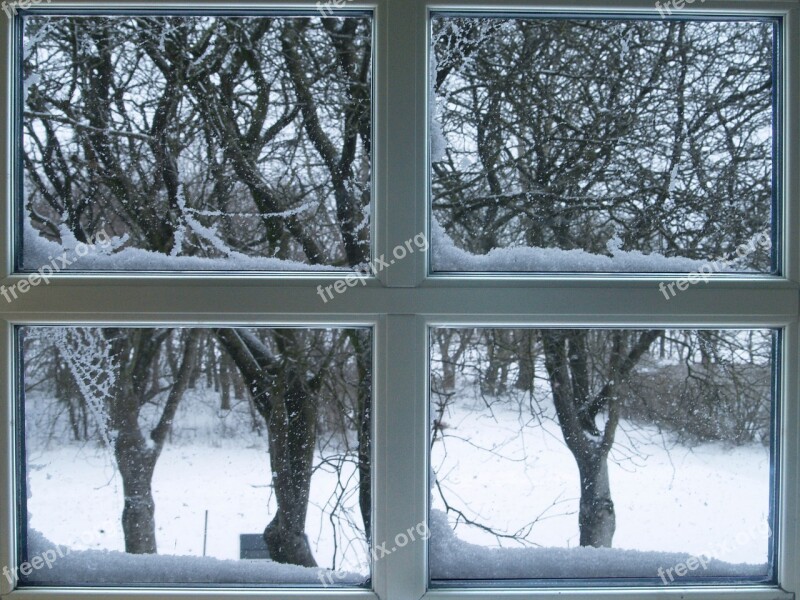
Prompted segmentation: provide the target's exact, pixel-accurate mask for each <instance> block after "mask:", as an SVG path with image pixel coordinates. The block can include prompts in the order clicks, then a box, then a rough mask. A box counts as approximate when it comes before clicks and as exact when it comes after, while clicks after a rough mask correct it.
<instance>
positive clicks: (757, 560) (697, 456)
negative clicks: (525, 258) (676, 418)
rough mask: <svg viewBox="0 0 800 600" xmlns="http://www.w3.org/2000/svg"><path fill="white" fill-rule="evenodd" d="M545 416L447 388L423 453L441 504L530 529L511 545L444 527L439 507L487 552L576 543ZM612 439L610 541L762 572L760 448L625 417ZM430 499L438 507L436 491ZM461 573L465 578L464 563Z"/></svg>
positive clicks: (571, 475) (566, 481)
mask: <svg viewBox="0 0 800 600" xmlns="http://www.w3.org/2000/svg"><path fill="white" fill-rule="evenodd" d="M489 401H490V402H492V401H493V399H491V398H489ZM551 419H552V415H548V410H545V411H544V412H543V413H542V414H541V419H534V418H533V417H531V412H530V410H529V409H528V408H527V407H526V406H524V405H523V406H522V408H520V405H519V404H517V403H513V402H504V403H501V402H492V404H491V410H490V409H489V408H487V406H486V404H484V402H483V401H482V400H481V399H480V398H476V399H470V398H467V397H466V395H465V394H459V395H458V400H457V401H456V402H455V403H454V404H453V406H452V407H451V408H450V409H449V410H448V411H447V412H446V413H445V414H444V415H443V417H442V421H443V422H444V423H445V426H446V428H445V430H444V439H443V440H442V439H439V440H438V441H436V442H434V445H433V454H432V466H433V469H434V473H435V476H436V477H437V478H438V480H439V483H440V485H441V487H442V490H443V492H444V494H445V497H446V499H447V503H448V504H449V505H450V506H451V507H453V508H456V509H458V510H462V511H464V513H466V515H467V518H469V519H470V520H474V521H477V522H479V523H481V524H483V525H488V526H490V527H491V528H493V529H494V530H496V531H498V532H500V533H514V532H516V531H520V530H527V529H528V527H530V531H529V533H528V534H527V536H526V543H525V544H521V543H518V542H515V541H513V540H509V539H502V538H496V537H495V536H493V535H491V534H490V533H487V532H486V531H483V530H481V529H479V528H477V527H474V526H469V525H466V524H463V523H462V524H457V525H456V523H457V515H456V514H455V513H454V512H451V513H450V515H449V517H450V518H449V522H450V524H451V525H456V526H455V534H456V536H457V537H458V538H459V539H461V540H463V541H465V542H469V543H472V544H477V545H480V546H485V547H487V548H491V547H506V548H520V547H523V546H531V547H549V548H574V547H576V546H578V545H579V544H578V540H579V532H578V515H577V511H578V498H579V487H578V470H577V467H576V465H575V461H574V459H573V458H572V455H571V454H570V452H569V450H568V449H567V448H566V446H565V444H564V442H563V439H562V436H561V432H560V429H559V427H558V425H557V423H556V422H555V420H551ZM520 423H527V424H528V426H525V427H521V426H520ZM616 439H617V441H616V443H615V446H614V449H613V450H612V460H611V461H610V464H609V477H610V479H611V490H612V497H613V499H614V504H615V508H616V525H617V527H616V534H615V536H614V547H615V548H620V549H626V550H638V551H657V552H674V553H686V554H688V555H694V556H700V555H705V556H711V557H713V558H716V559H719V560H722V561H726V562H730V563H748V564H750V565H757V566H758V569H756V572H760V573H761V574H765V572H766V567H765V566H764V565H765V563H766V562H767V560H768V543H769V537H770V535H769V534H770V531H769V528H768V519H769V478H770V455H769V449H768V448H766V447H764V446H762V445H752V446H746V447H738V448H731V447H725V446H723V445H721V444H703V445H699V446H696V447H694V448H687V447H684V446H679V445H675V444H674V443H673V442H671V440H670V436H669V435H668V434H667V433H664V434H662V433H660V432H659V431H658V430H657V429H656V428H655V427H652V426H647V427H641V426H635V425H633V424H631V423H629V422H625V421H623V422H622V423H621V425H620V431H619V432H618V434H617V438H616ZM432 507H433V508H434V509H439V510H443V509H444V503H443V501H442V498H441V495H440V494H439V492H438V491H437V490H436V489H435V490H434V493H433V500H432ZM531 523H533V525H532V526H530V524H531ZM448 552H452V549H449V550H448ZM468 562H469V561H465V565H466V564H467V563H468ZM478 564H480V561H479V563H478ZM663 566H664V567H665V568H666V567H669V566H671V565H670V564H665V565H663ZM748 571H749V570H748ZM701 574H702V573H701ZM449 576H450V577H452V576H453V574H452V573H450V574H449ZM461 576H463V577H471V573H469V568H468V567H466V566H465V568H464V572H463V574H462V575H461ZM639 576H649V577H654V576H655V573H654V572H650V573H641V574H640V575H639Z"/></svg>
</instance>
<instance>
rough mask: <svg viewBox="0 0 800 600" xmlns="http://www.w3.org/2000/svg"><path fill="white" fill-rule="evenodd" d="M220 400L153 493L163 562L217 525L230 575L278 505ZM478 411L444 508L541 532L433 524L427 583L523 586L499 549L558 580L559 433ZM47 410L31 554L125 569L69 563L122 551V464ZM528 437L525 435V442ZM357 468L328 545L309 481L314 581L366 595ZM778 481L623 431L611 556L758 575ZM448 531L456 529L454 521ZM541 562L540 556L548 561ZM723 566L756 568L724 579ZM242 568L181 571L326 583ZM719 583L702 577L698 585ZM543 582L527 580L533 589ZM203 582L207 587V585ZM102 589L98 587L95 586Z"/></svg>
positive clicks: (347, 477) (321, 505)
mask: <svg viewBox="0 0 800 600" xmlns="http://www.w3.org/2000/svg"><path fill="white" fill-rule="evenodd" d="M211 394H212V392H210V391H195V392H193V393H192V394H190V397H188V398H187V401H185V402H184V404H183V405H182V409H181V412H180V413H179V415H178V418H177V419H176V423H178V424H179V425H178V428H179V430H178V431H177V432H176V438H177V439H176V441H173V443H169V444H167V446H166V447H165V449H164V453H163V454H162V456H161V458H160V460H159V462H158V465H157V467H156V471H155V475H154V482H153V489H154V495H155V502H156V522H157V541H158V548H159V553H160V554H161V555H169V556H190V557H201V556H202V555H203V538H204V521H205V511H208V537H207V541H206V555H207V556H208V557H213V558H215V559H222V560H225V561H229V560H230V561H236V559H238V557H239V535H240V534H242V533H259V532H261V531H262V530H263V528H264V526H265V525H266V523H268V522H269V520H270V519H271V517H272V515H274V510H275V498H274V494H272V490H271V487H270V479H271V476H270V471H269V462H268V454H267V448H266V440H265V439H264V438H262V437H259V436H258V435H257V434H255V433H253V432H252V431H250V430H249V428H248V426H246V425H245V423H244V422H243V420H242V419H243V414H244V413H242V412H239V413H237V412H236V411H234V412H232V413H230V414H228V415H227V416H225V418H220V417H218V416H217V415H216V412H215V410H213V409H211V408H210V407H211V401H212V400H213V396H211ZM204 395H205V396H204ZM469 396H470V394H463V395H459V397H458V400H457V401H456V402H455V403H454V405H453V406H452V407H451V408H450V409H449V410H448V412H447V413H446V414H445V415H444V416H443V421H444V422H445V424H446V429H445V430H444V434H445V437H444V439H443V440H441V439H439V440H438V441H436V442H435V443H434V447H433V454H432V466H433V469H434V471H435V474H436V476H437V478H438V481H439V483H440V485H441V487H442V489H443V490H444V493H445V494H446V495H447V500H448V502H449V504H450V505H451V506H453V507H455V508H458V509H460V510H463V511H464V512H465V514H467V515H468V516H469V518H471V519H474V520H475V521H478V522H480V523H482V524H485V525H487V526H489V527H492V528H493V529H495V530H497V531H500V532H504V533H513V532H516V531H519V530H526V529H527V526H528V524H529V523H534V524H533V525H532V526H531V527H530V530H529V531H528V532H527V534H526V535H525V543H524V544H520V543H518V542H515V541H513V540H507V539H501V540H498V539H496V538H495V537H494V536H492V535H490V534H488V533H486V532H485V531H482V530H480V529H478V528H475V527H470V526H468V525H465V524H463V523H462V524H458V525H457V526H456V527H455V536H456V538H457V539H456V538H453V537H452V534H450V533H449V532H447V531H445V530H444V520H443V518H442V516H441V515H440V514H439V513H434V515H433V516H432V523H431V531H432V533H433V538H432V540H431V563H432V568H433V571H432V575H433V577H434V578H437V577H446V578H452V577H464V578H473V577H475V576H477V575H476V574H479V573H480V572H479V570H476V569H477V567H479V566H480V565H484V566H485V567H486V568H488V566H489V565H491V564H495V566H496V567H497V566H498V565H500V566H503V565H505V566H506V567H507V568H508V569H510V568H512V567H513V566H514V565H521V566H520V567H519V568H517V567H514V568H515V569H517V570H515V571H513V572H504V571H498V572H497V574H498V575H502V576H507V577H510V576H520V574H522V576H524V574H525V569H526V567H525V565H526V564H531V563H530V558H532V556H533V555H530V556H529V555H520V554H519V552H517V551H514V552H513V553H512V554H509V555H498V554H497V553H493V552H491V551H489V549H490V548H497V547H504V548H523V547H530V548H538V547H544V548H545V549H546V548H553V549H554V550H553V554H552V557H556V556H558V560H557V561H556V562H557V563H558V564H559V565H560V568H563V565H564V560H563V559H562V558H561V557H562V553H563V552H562V550H555V549H566V548H575V547H576V546H578V525H577V513H576V511H577V506H578V475H577V469H576V467H575V463H574V460H573V459H572V457H571V455H570V454H569V451H568V450H567V449H566V447H565V446H564V443H563V441H562V439H561V434H560V431H559V429H558V426H557V424H556V423H555V422H554V421H552V420H550V419H549V418H548V416H547V414H546V413H547V411H545V414H543V415H541V416H542V417H543V418H541V419H534V418H532V417H531V415H530V411H529V410H528V409H527V408H526V407H525V406H524V405H523V406H522V408H520V405H519V404H517V403H514V402H511V401H509V400H508V399H504V400H503V401H502V402H500V401H494V399H490V401H491V402H492V405H491V411H490V410H489V409H487V408H486V406H485V404H484V403H483V402H482V401H481V400H480V399H474V398H471V397H469ZM48 402H52V401H51V400H48V399H47V398H44V397H41V396H32V397H29V398H28V415H29V418H28V436H29V439H28V453H29V457H28V467H29V484H30V499H29V501H28V509H29V511H30V515H31V517H30V527H31V528H32V529H33V530H35V531H37V532H41V534H42V535H43V536H44V537H45V538H47V540H49V542H43V541H41V540H38V539H35V538H36V536H35V535H34V539H33V540H32V542H33V547H32V549H31V550H32V553H35V552H36V550H41V549H42V548H46V547H47V544H48V543H53V544H59V545H64V546H67V547H69V548H71V549H73V552H72V554H70V555H69V558H70V561H72V562H70V561H67V560H66V559H65V560H62V562H61V567H62V568H64V569H67V568H71V569H73V572H75V571H76V570H77V569H79V567H80V565H83V566H84V567H86V569H88V570H91V569H97V564H98V562H99V563H102V562H103V560H107V561H108V563H109V564H112V563H113V564H116V562H115V561H118V560H119V557H120V555H116V554H107V555H103V554H99V553H96V552H95V553H91V554H87V555H85V558H86V560H87V561H89V562H88V563H87V562H86V561H84V562H83V563H81V562H80V560H79V558H78V557H80V556H81V554H79V553H77V552H75V551H77V550H90V549H91V550H95V551H97V550H109V551H117V552H119V551H122V550H123V548H124V544H123V536H122V529H121V526H120V512H121V508H122V485H121V481H120V479H119V475H118V473H117V472H116V469H115V467H114V463H113V459H112V458H111V456H110V455H109V453H108V451H107V450H105V449H104V448H102V447H100V446H98V445H97V444H95V443H76V442H64V440H63V439H61V438H63V436H64V435H65V434H64V433H63V431H61V430H53V431H50V432H48V431H46V430H45V429H44V428H43V426H44V421H43V420H42V419H39V418H37V416H36V412H35V411H41V410H43V408H44V407H45V406H46V405H47V403H48ZM40 414H41V413H40ZM521 423H526V426H524V427H521V425H520V424H521ZM234 433H235V435H233V434H234ZM48 438H50V441H49V443H47V439H48ZM318 458H319V457H318ZM353 468H354V465H353V464H352V463H348V464H347V465H345V467H344V475H343V478H342V481H343V482H345V484H346V489H347V493H346V494H345V499H344V506H345V509H346V513H347V516H346V517H345V518H344V519H339V520H337V521H336V528H337V529H336V532H335V533H334V529H333V527H332V526H331V523H330V514H331V511H330V505H329V502H330V501H331V498H332V497H333V496H334V493H335V491H336V485H337V476H336V475H335V474H334V473H333V470H332V469H320V470H318V471H317V472H316V474H315V475H314V478H313V480H312V489H311V506H310V507H309V514H308V519H307V533H308V536H309V539H310V542H311V547H312V550H313V552H314V554H315V556H316V558H317V561H318V563H319V564H320V566H321V567H326V568H330V567H333V568H336V569H339V570H343V571H347V572H349V573H350V575H349V576H347V577H346V578H345V580H346V581H347V582H350V583H357V582H359V581H363V580H364V579H365V578H366V577H367V576H368V574H369V567H368V558H367V551H366V548H365V547H364V543H363V534H360V533H359V532H358V531H357V530H358V528H360V526H361V516H360V512H359V510H358V502H357V477H356V475H355V473H354V472H353ZM769 472H770V457H769V451H768V449H766V448H764V447H763V446H760V445H753V446H748V447H740V448H728V447H724V446H722V445H720V444H705V445H701V446H697V447H695V448H687V447H683V446H677V445H674V444H673V443H671V441H670V437H669V436H668V435H667V434H664V435H662V434H660V433H659V432H658V431H656V430H655V429H654V428H652V427H637V426H634V425H633V424H631V423H627V422H623V423H622V424H621V431H620V432H619V434H618V436H617V443H616V446H615V449H614V451H613V460H612V462H611V466H610V477H611V486H612V493H613V497H614V501H615V506H616V513H617V530H616V535H615V537H614V545H615V547H616V548H619V549H624V550H635V551H656V552H660V553H662V555H660V556H655V555H651V556H649V558H648V561H649V562H647V561H645V562H644V563H643V564H646V565H649V566H648V567H647V568H648V569H650V568H651V567H653V566H654V565H660V566H663V567H664V568H668V567H671V566H673V564H672V563H670V562H666V563H665V562H663V561H671V560H678V559H679V558H681V557H687V556H691V555H694V556H700V555H706V556H711V557H713V558H714V559H717V562H716V566H717V571H716V572H718V573H731V572H734V573H739V574H743V575H744V574H748V575H759V574H765V573H766V566H765V563H766V562H767V560H768V550H767V548H768V540H769V534H768V531H767V529H766V523H767V519H768V516H769V493H768V490H769ZM432 498H433V500H432V508H433V509H434V510H442V509H443V503H442V501H441V498H440V496H439V492H438V490H437V489H436V488H435V489H434V491H433V495H432ZM348 521H349V523H348ZM449 522H450V524H451V525H455V524H456V516H455V514H454V513H452V512H451V513H450V515H449ZM458 540H462V541H463V542H464V544H461V543H459V542H458ZM467 543H469V544H474V545H475V546H470V545H468V544H467ZM484 549H485V550H486V551H489V552H490V553H489V554H486V553H485V552H484ZM583 550H585V549H578V551H579V552H582V551H583ZM459 552H461V553H462V554H461V555H460V554H459ZM482 552H483V553H482ZM537 552H540V554H539V556H542V555H541V551H537ZM445 553H447V556H444V554H445ZM666 553H673V554H666ZM504 556H505V558H504ZM631 556H635V554H633V555H632V554H627V555H625V554H623V555H620V554H616V555H613V556H610V557H608V558H607V561H610V562H602V561H601V562H600V563H599V564H600V567H599V568H601V569H605V572H607V573H608V574H609V575H610V574H613V573H614V572H616V571H613V570H609V568H610V567H609V565H611V566H613V565H614V564H615V561H617V562H618V563H619V565H620V568H623V567H624V564H627V565H628V569H629V570H628V571H625V574H626V575H630V574H631V573H630V568H629V567H630V560H631ZM515 557H516V558H515ZM520 557H521V558H520ZM576 557H577V555H576ZM149 560H159V559H158V558H154V559H153V558H151V559H149ZM171 560H172V559H170V561H171ZM604 560H605V559H604ZM75 561H77V562H75ZM492 561H494V562H492ZM526 561H527V562H526ZM581 561H582V562H583V563H586V557H583V558H582V559H579V560H578V562H581ZM719 561H725V562H726V563H747V565H749V566H746V567H745V566H741V567H739V568H738V570H737V569H733V570H731V569H730V568H729V566H728V565H723V564H722V563H720V562H719ZM140 562H141V563H142V566H141V567H142V568H141V570H140V571H139V573H140V574H141V572H146V573H152V574H153V576H154V577H160V576H157V575H155V572H154V570H153V565H154V564H158V563H151V562H147V561H140ZM236 562H237V563H238V564H240V565H241V566H242V570H241V571H238V575H237V571H236V568H235V567H234V566H232V565H230V564H229V563H223V564H220V563H214V562H208V561H206V562H200V563H194V564H196V566H197V567H198V568H197V569H189V570H187V575H186V578H187V579H186V581H187V582H190V581H206V580H210V581H217V582H222V581H231V580H233V581H235V580H236V577H237V576H240V577H242V578H243V579H244V580H245V581H264V582H271V581H272V582H279V581H283V582H286V583H289V582H296V583H315V582H318V581H319V579H318V573H317V572H315V571H310V572H309V571H303V570H301V569H295V570H294V571H293V570H292V569H283V570H281V569H277V570H268V571H265V570H263V569H261V565H260V564H256V563H257V561H236ZM261 562H262V563H263V561H261ZM550 562H553V561H550ZM578 562H576V564H578ZM623 563H624V564H623ZM87 564H88V565H89V566H86V565H87ZM130 564H133V561H132V562H131V563H130ZM540 564H541V562H540ZM554 564H555V563H554ZM70 565H72V566H70ZM91 565H94V566H91ZM180 565H184V566H186V564H185V563H180V562H178V563H175V565H173V563H172V562H169V561H166V562H165V563H164V566H163V569H162V570H164V571H165V573H166V575H164V578H162V580H163V581H171V582H176V581H177V582H179V581H181V574H180V572H179V571H178V574H177V575H176V569H179V568H180ZM712 566H713V565H712ZM90 567H91V569H90ZM642 568H644V567H642ZM259 569H261V570H259ZM726 569H727V570H726ZM68 572H69V571H68ZM92 572H95V571H92ZM119 572H120V571H119V570H118V569H117V570H115V571H112V573H114V574H118V573H119ZM710 572H711V570H708V569H707V570H706V571H705V572H701V573H699V574H701V575H702V574H708V573H710ZM98 573H99V572H98ZM534 573H535V571H530V573H529V574H528V575H527V576H529V577H531V576H534ZM203 574H205V575H203ZM484 575H485V574H484ZM56 576H57V571H55V570H53V571H48V570H41V571H39V572H35V574H34V579H36V578H37V577H38V579H39V580H40V581H45V580H47V578H48V577H49V578H51V580H52V578H53V577H56ZM106 576H109V575H108V574H106ZM140 576H141V575H140ZM203 576H205V577H211V579H201V577H203ZM562 576H563V573H562ZM640 576H645V577H655V576H656V573H655V572H651V571H647V572H643V573H641V574H640ZM87 577H88V576H87ZM192 578H194V579H192ZM198 578H200V579H198ZM343 578H344V576H343ZM100 580H101V579H100V575H99V574H98V576H97V577H96V578H95V580H94V581H95V582H99V581H100ZM111 581H113V579H111Z"/></svg>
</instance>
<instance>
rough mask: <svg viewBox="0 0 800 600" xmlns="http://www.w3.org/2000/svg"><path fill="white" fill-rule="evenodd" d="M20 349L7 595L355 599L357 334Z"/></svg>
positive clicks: (181, 338)
mask: <svg viewBox="0 0 800 600" xmlns="http://www.w3.org/2000/svg"><path fill="white" fill-rule="evenodd" d="M18 337H19V349H20V354H21V362H22V373H23V382H22V388H21V390H20V409H21V414H22V415H23V419H21V421H22V422H23V423H24V449H25V450H24V451H25V455H24V456H23V457H21V458H22V464H23V465H25V475H26V479H25V480H23V481H22V482H21V484H24V485H21V489H23V490H25V489H26V490H27V500H26V501H25V496H23V497H22V499H23V505H22V512H21V523H22V525H21V529H20V531H19V535H20V538H19V539H20V549H21V557H20V564H19V565H17V569H13V570H11V571H9V574H8V575H7V576H8V577H10V578H11V581H14V582H16V581H19V584H20V585H23V586H26V585H28V586H36V585H79V586H100V585H111V586H117V585H118V586H128V585H148V584H158V585H163V584H178V585H180V584H191V585H200V584H203V585H255V584H270V585H290V584H296V585H300V584H302V585H306V586H308V585H311V586H323V587H341V586H351V587H352V586H362V585H366V583H367V582H368V580H369V577H370V571H371V567H370V544H369V539H370V529H371V515H370V506H371V492H370V490H371V487H370V473H371V470H370V469H371V462H370V456H371V452H370V444H371V440H370V431H371V426H370V415H371V402H372V400H371V383H370V381H371V370H370V365H371V356H370V355H371V334H370V331H369V330H366V329H260V328H235V329H231V328H220V329H170V328H166V329H122V328H96V327H25V328H21V329H19V330H18ZM243 536H246V537H243ZM42 561H45V562H42ZM26 565H27V566H26Z"/></svg>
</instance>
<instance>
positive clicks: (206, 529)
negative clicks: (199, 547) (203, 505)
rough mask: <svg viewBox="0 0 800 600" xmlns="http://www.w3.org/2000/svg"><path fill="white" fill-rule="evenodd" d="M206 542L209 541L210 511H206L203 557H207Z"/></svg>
mask: <svg viewBox="0 0 800 600" xmlns="http://www.w3.org/2000/svg"><path fill="white" fill-rule="evenodd" d="M206 540H208V509H206V524H205V525H204V526H203V556H205V555H206Z"/></svg>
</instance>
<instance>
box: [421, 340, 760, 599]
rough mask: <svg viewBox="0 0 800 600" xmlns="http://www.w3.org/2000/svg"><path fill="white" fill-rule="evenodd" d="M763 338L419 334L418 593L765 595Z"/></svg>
mask: <svg viewBox="0 0 800 600" xmlns="http://www.w3.org/2000/svg"><path fill="white" fill-rule="evenodd" d="M775 336H776V334H775V333H774V332H772V331H769V330H736V331H734V330H713V331H709V330H689V331H686V330H644V331H634V330H587V329H571V330H554V329H444V328H441V329H434V330H432V332H431V347H430V348H431V381H430V385H431V404H430V414H431V434H430V448H431V450H430V451H431V469H432V471H431V490H430V492H431V514H430V530H431V538H430V547H429V556H430V576H431V579H432V580H434V581H440V582H441V581H442V580H497V579H500V580H526V581H529V582H530V581H531V580H554V579H574V580H591V581H592V582H597V580H598V579H609V578H611V579H625V578H636V579H638V580H648V581H649V583H650V584H652V585H655V586H658V587H662V586H663V587H669V586H680V585H690V584H695V583H710V582H714V581H716V582H719V581H720V580H721V579H726V580H729V581H733V582H744V581H766V580H770V579H771V577H772V567H771V564H772V552H771V548H772V547H773V542H774V537H773V532H772V523H773V520H772V519H773V513H772V507H771V503H770V497H771V489H772V485H773V483H772V479H771V465H772V464H773V463H772V450H771V445H772V443H771V442H772V426H773V425H772V421H773V419H772V415H773V411H774V403H773V398H772V389H773V373H772V366H773V364H774V356H773V353H774V350H773V348H775V347H776V338H775Z"/></svg>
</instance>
